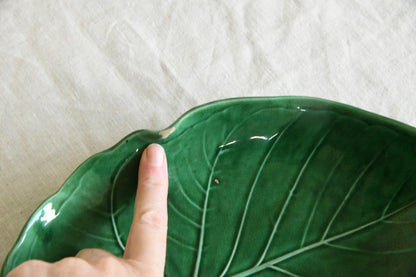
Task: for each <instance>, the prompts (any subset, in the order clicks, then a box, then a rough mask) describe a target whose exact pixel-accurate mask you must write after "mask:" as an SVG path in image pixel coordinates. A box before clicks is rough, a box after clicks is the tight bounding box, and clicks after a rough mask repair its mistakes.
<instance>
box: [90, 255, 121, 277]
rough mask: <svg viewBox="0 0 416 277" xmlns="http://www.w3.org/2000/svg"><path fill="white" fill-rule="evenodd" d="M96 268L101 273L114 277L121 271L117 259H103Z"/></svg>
mask: <svg viewBox="0 0 416 277" xmlns="http://www.w3.org/2000/svg"><path fill="white" fill-rule="evenodd" d="M95 268H96V269H97V270H98V271H99V272H102V273H106V274H107V275H109V276H113V275H114V274H115V273H117V272H118V271H120V263H119V262H118V261H117V260H116V258H112V257H103V258H101V259H99V260H98V261H97V262H96V264H95Z"/></svg>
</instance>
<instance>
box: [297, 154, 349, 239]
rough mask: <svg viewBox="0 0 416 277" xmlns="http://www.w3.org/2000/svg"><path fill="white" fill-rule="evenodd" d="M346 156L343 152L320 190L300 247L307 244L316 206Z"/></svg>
mask: <svg viewBox="0 0 416 277" xmlns="http://www.w3.org/2000/svg"><path fill="white" fill-rule="evenodd" d="M344 157H345V155H344V154H343V155H342V156H341V157H340V158H339V159H338V161H337V162H336V163H335V166H334V167H333V168H332V170H331V172H330V173H329V175H328V177H327V178H326V180H325V184H324V185H323V186H322V189H321V190H320V192H319V194H318V197H317V198H316V201H315V203H314V205H313V208H312V211H311V214H310V215H309V218H308V223H307V224H306V227H305V231H304V232H303V237H302V242H301V244H300V247H303V245H304V244H305V240H306V236H307V234H308V232H309V227H310V225H311V223H312V219H313V217H314V216H315V212H316V208H317V207H318V204H319V202H320V201H321V198H322V195H323V194H324V192H325V190H326V188H327V187H328V183H329V180H331V178H332V176H333V175H334V173H335V170H336V169H337V168H338V166H339V165H340V163H341V162H342V160H343V159H344Z"/></svg>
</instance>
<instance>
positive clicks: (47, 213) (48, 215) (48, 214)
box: [40, 203, 56, 225]
mask: <svg viewBox="0 0 416 277" xmlns="http://www.w3.org/2000/svg"><path fill="white" fill-rule="evenodd" d="M55 217H56V211H55V209H52V203H48V204H46V206H45V207H43V216H42V217H41V218H40V221H42V222H45V225H47V224H48V223H49V222H51V221H52V220H54V219H55Z"/></svg>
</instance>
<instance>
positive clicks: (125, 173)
mask: <svg viewBox="0 0 416 277" xmlns="http://www.w3.org/2000/svg"><path fill="white" fill-rule="evenodd" d="M152 142H157V143H160V144H162V145H163V146H164V147H165V149H166V152H167V156H168V164H169V182H170V187H169V197H168V199H169V200H168V209H169V210H168V211H169V229H168V249H167V260H166V268H165V275H166V276H250V275H255V276H354V275H366V276H415V275H416V265H415V264H414V260H415V258H416V236H415V230H416V204H415V203H416V176H415V175H416V174H415V173H416V132H415V129H414V128H412V127H409V126H406V125H404V124H401V123H398V122H396V121H393V120H390V119H387V118H383V117H380V116H377V115H374V114H371V113H368V112H365V111H362V110H359V109H356V108H353V107H350V106H346V105H343V104H339V103H335V102H330V101H326V100H321V99H313V98H305V97H276V98H240V99H230V100H223V101H219V102H214V103H210V104H206V105H204V106H201V107H197V108H195V109H193V110H191V111H189V112H188V113H187V114H185V115H184V116H183V117H181V118H180V119H179V120H178V121H177V122H176V123H174V124H173V125H172V126H171V127H170V128H168V129H165V130H163V131H160V132H155V131H148V130H141V131H137V132H135V133H132V134H130V135H129V136H127V137H125V138H124V139H123V140H122V141H121V142H119V143H118V144H117V145H115V146H114V147H112V148H111V149H109V150H107V151H104V152H102V153H99V154H97V155H95V156H93V157H91V158H90V159H88V160H87V161H86V162H85V163H83V164H82V165H81V166H80V167H79V168H78V169H76V170H75V172H74V173H73V174H72V175H71V176H70V177H69V179H68V180H67V181H66V182H65V184H64V185H63V186H62V188H61V189H60V190H59V191H58V192H57V193H56V194H55V195H53V196H52V197H50V198H49V199H47V200H46V201H45V202H44V203H43V204H42V205H41V206H40V207H39V208H38V209H37V210H36V212H35V213H34V214H33V215H32V217H31V218H30V220H29V221H28V223H27V224H26V226H25V227H24V229H23V231H22V233H21V235H20V237H19V239H18V241H17V242H16V244H15V246H14V247H13V249H12V250H11V252H10V253H9V255H8V258H7V260H6V261H5V263H4V265H3V270H2V276H4V275H5V274H6V273H7V272H9V271H10V270H11V269H13V268H14V267H16V266H17V265H19V264H20V263H22V262H23V261H26V260H28V259H41V260H46V261H56V260H59V259H61V258H63V257H66V256H72V255H75V254H76V253H77V252H78V251H79V250H80V249H82V248H87V247H88V248H90V247H96V248H103V249H107V250H108V251H111V252H112V253H114V254H115V255H118V256H122V254H123V250H124V245H125V242H126V239H127V235H128V230H129V226H130V224H131V220H132V213H133V203H134V197H135V191H136V182H137V176H136V172H137V168H138V163H139V157H140V155H141V153H142V151H143V149H144V148H145V147H146V146H147V145H148V144H149V143H152Z"/></svg>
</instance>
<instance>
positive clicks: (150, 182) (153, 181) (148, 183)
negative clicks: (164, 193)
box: [142, 177, 164, 187]
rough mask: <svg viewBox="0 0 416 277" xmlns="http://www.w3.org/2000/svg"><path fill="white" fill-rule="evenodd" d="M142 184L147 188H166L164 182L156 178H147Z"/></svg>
mask: <svg viewBox="0 0 416 277" xmlns="http://www.w3.org/2000/svg"><path fill="white" fill-rule="evenodd" d="M142 184H143V185H144V186H145V187H162V186H164V183H163V181H162V180H160V179H158V178H154V177H145V178H144V179H143V180H142Z"/></svg>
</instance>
